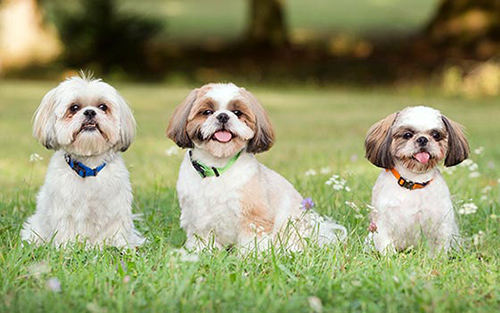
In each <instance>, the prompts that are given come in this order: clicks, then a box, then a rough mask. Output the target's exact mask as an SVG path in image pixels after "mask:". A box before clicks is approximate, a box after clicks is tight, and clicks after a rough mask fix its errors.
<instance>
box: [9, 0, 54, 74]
mask: <svg viewBox="0 0 500 313" xmlns="http://www.w3.org/2000/svg"><path fill="white" fill-rule="evenodd" d="M51 26H52V25H50V24H47V23H44V19H43V12H42V10H41V8H40V6H39V1H37V0H3V1H1V0H0V74H1V73H2V72H4V71H8V70H9V69H12V68H21V67H24V66H28V65H31V64H34V63H37V64H39V63H45V62H49V61H51V60H53V59H55V58H56V57H57V56H58V55H59V53H60V52H61V49H62V48H61V43H60V42H59V40H58V37H57V32H56V31H55V29H54V27H51Z"/></svg>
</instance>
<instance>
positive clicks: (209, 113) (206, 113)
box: [202, 110, 214, 115]
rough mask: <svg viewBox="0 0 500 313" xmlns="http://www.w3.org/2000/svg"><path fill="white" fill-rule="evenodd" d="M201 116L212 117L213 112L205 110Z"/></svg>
mask: <svg viewBox="0 0 500 313" xmlns="http://www.w3.org/2000/svg"><path fill="white" fill-rule="evenodd" d="M202 114H203V115H212V114H214V111H212V110H205V111H203V112H202Z"/></svg>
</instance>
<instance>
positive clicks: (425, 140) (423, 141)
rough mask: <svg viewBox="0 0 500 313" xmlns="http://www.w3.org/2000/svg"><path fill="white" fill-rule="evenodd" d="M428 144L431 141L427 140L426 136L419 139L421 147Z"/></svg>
mask: <svg viewBox="0 0 500 313" xmlns="http://www.w3.org/2000/svg"><path fill="white" fill-rule="evenodd" d="M428 142H429V139H427V138H426V137H424V136H422V137H419V138H417V143H418V144H419V145H420V146H425V145H426V144H427V143H428Z"/></svg>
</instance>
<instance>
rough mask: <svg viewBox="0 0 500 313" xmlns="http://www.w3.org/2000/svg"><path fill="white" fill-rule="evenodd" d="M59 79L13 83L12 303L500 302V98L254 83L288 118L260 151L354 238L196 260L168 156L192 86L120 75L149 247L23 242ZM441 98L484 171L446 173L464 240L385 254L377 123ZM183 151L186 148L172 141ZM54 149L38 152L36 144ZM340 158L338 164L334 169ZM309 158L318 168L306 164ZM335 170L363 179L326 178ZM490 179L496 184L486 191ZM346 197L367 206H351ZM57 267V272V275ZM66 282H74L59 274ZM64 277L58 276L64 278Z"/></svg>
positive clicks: (2, 188) (9, 126)
mask: <svg viewBox="0 0 500 313" xmlns="http://www.w3.org/2000/svg"><path fill="white" fill-rule="evenodd" d="M54 84H55V83H48V82H43V83H42V82H26V81H23V82H20V81H0V144H1V147H2V149H0V176H1V178H2V179H1V180H0V268H2V271H0V312H33V311H39V312H43V311H54V312H61V311H66V312H67V311H74V312H84V311H89V312H136V311H146V312H152V311H162V312H165V311H166V312H170V311H175V312H194V311H202V312H223V311H224V312H226V311H234V312H291V311H299V312H320V311H321V309H322V310H323V311H324V312H346V311H349V312H351V311H352V312H429V311H432V312H464V311H477V312H492V311H494V310H495V308H497V309H498V306H499V305H500V288H499V285H498V282H499V281H500V277H499V268H500V264H499V263H500V262H499V257H500V253H499V249H498V243H499V242H500V227H499V219H498V216H499V215H500V213H499V204H500V199H499V198H500V195H499V193H500V190H499V188H500V187H499V182H498V179H499V178H500V162H499V161H498V160H499V159H500V145H499V144H498V137H497V135H498V134H499V133H500V124H499V123H498V117H499V116H500V107H499V106H498V100H499V99H482V100H467V99H459V98H446V97H443V96H441V95H439V94H435V93H432V92H425V91H419V90H418V89H415V90H404V91H402V90H388V89H377V90H369V89H365V90H363V89H351V90H350V89H315V88H310V87H297V86H295V87H277V88H273V89H271V88H262V87H255V88H252V86H246V87H248V88H247V89H249V90H251V91H253V92H254V93H255V94H256V95H257V97H258V98H259V99H260V100H261V102H262V103H263V104H264V106H265V107H266V108H267V110H268V111H269V113H270V116H271V119H272V121H273V123H274V125H275V129H276V134H277V142H276V144H275V146H274V147H273V149H271V151H269V152H267V153H264V154H262V155H260V156H259V159H260V160H261V161H262V162H263V163H264V164H266V165H268V166H269V167H271V168H273V169H275V170H276V171H278V172H279V173H281V174H282V175H284V176H285V177H286V178H288V179H289V180H290V181H291V182H292V183H293V184H294V185H295V186H296V188H297V189H298V190H299V191H300V192H301V193H302V195H303V196H305V197H307V196H310V197H312V198H313V199H314V200H315V202H316V205H317V210H318V211H319V212H321V213H323V214H326V215H329V216H332V217H334V218H335V219H336V220H338V221H339V222H340V223H342V224H343V225H346V226H347V228H348V229H349V232H350V235H349V240H348V241H347V243H346V244H345V245H343V246H340V247H335V246H332V247H327V248H317V247H310V248H309V249H307V250H306V251H304V252H303V253H296V254H292V255H287V254H283V253H280V251H269V252H268V253H266V254H264V255H262V256H255V255H249V256H247V257H238V256H236V255H235V254H231V253H227V252H225V251H221V252H216V253H206V254H202V255H200V258H199V260H198V261H197V262H189V261H187V260H183V259H182V258H180V257H177V256H175V255H173V254H172V253H173V251H174V249H175V248H178V247H180V246H182V243H183V241H184V239H185V235H184V233H183V231H182V230H181V229H180V228H179V206H178V203H177V199H176V195H175V182H176V179H177V171H178V167H179V164H180V161H181V156H182V153H181V152H178V153H177V154H174V155H171V156H167V155H166V153H165V151H166V150H168V149H172V147H173V146H174V145H173V143H171V142H169V141H168V140H167V139H166V138H165V135H164V130H165V127H166V123H167V120H168V118H169V115H170V114H171V112H172V111H173V108H174V106H175V105H177V104H178V103H180V101H181V100H182V99H183V97H185V96H186V95H187V93H188V90H189V88H188V87H187V86H170V85H161V84H158V85H138V84H133V85H132V84H117V85H116V86H117V87H118V88H119V90H120V91H121V92H122V93H123V95H124V96H125V97H126V98H127V99H128V100H129V102H130V103H131V106H132V107H133V109H134V111H135V116H136V119H137V122H138V125H139V126H138V136H137V139H136V141H135V143H134V144H133V145H132V146H131V148H130V150H129V151H127V152H126V153H125V154H124V157H125V159H126V161H127V164H128V166H129V169H130V172H131V179H132V184H133V187H134V194H135V200H134V211H135V212H136V213H142V214H143V221H141V222H138V223H137V227H138V228H139V229H140V230H141V231H142V232H143V233H144V234H145V236H146V237H147V238H148V240H149V243H148V244H146V245H144V246H143V247H141V248H140V249H139V250H138V251H136V252H133V251H125V252H122V251H119V250H117V249H114V248H105V249H103V250H96V249H86V248H85V247H83V246H81V245H75V246H72V247H69V248H66V249H60V250H57V249H55V248H53V247H50V246H42V247H38V248H35V247H32V246H26V247H24V248H23V247H21V242H20V238H19V231H20V228H21V225H22V222H23V221H24V220H25V219H26V218H27V217H28V216H29V215H30V214H32V213H33V212H34V210H35V195H36V192H37V190H38V189H39V187H40V186H41V185H42V183H43V179H44V174H45V171H46V168H47V164H48V161H49V159H50V156H51V154H52V153H51V152H50V151H47V150H45V149H44V148H43V147H42V146H41V145H40V144H38V143H37V142H35V140H34V139H33V138H32V137H31V116H32V114H33V112H34V110H35V109H36V107H37V105H38V103H39V101H40V100H41V98H42V96H43V95H44V94H45V93H46V92H47V91H48V90H49V89H50V88H51V87H53V86H54ZM415 104H427V105H432V106H434V107H436V108H439V109H440V110H442V112H444V113H445V114H446V115H448V117H450V118H452V119H455V120H457V121H459V122H461V123H462V124H464V125H465V126H466V127H467V129H468V136H469V140H470V143H471V147H472V149H473V150H475V149H477V148H479V147H481V146H482V147H484V151H483V152H482V153H481V154H475V153H472V155H471V159H472V160H473V161H474V162H475V164H477V165H478V170H477V172H479V173H480V176H479V177H476V178H470V177H469V175H470V174H471V173H472V172H476V170H475V169H474V168H473V167H472V168H469V167H458V168H457V169H456V171H455V172H454V173H452V174H446V175H445V178H446V180H447V182H448V184H449V187H450V190H451V193H452V195H453V199H454V202H455V203H456V206H457V209H459V208H460V206H461V205H462V204H463V203H464V201H465V202H473V203H475V204H476V205H477V206H478V210H477V212H476V213H475V214H471V215H458V218H459V224H460V229H461V234H462V235H463V237H464V238H465V239H466V244H465V245H464V247H463V249H462V250H461V251H459V252H456V253H451V254H450V255H449V256H448V257H444V256H442V257H437V258H429V257H428V256H427V254H426V253H425V252H424V251H418V250H417V251H415V252H412V253H402V254H397V255H390V256H380V255H378V254H376V253H373V252H366V251H364V250H363V244H362V242H363V240H364V238H365V236H366V235H367V230H366V228H367V226H368V217H367V215H368V210H367V204H369V202H370V192H371V186H372V184H373V183H374V181H375V178H376V175H377V173H378V169H376V168H375V167H374V166H372V165H371V164H369V162H368V161H366V160H365V159H364V158H363V149H362V143H363V139H364V134H365V132H366V130H367V129H368V128H369V126H370V125H371V124H373V123H374V122H376V121H377V120H379V119H381V118H382V117H385V116H386V115H387V114H389V113H392V112H394V111H396V110H398V109H401V108H403V107H405V106H408V105H415ZM171 151H177V150H175V149H172V150H171ZM33 153H37V154H39V155H40V156H41V157H43V160H41V161H37V162H29V158H30V155H31V154H33ZM323 167H329V170H330V172H329V173H328V174H320V173H319V171H320V169H321V168H323ZM309 169H315V170H316V171H317V172H318V174H317V175H315V176H306V175H305V174H304V173H305V172H306V171H308V170H309ZM332 174H339V175H341V177H343V178H344V179H346V181H347V185H348V186H349V187H350V188H351V189H352V191H350V192H347V191H334V190H332V189H331V188H330V187H328V186H326V185H325V181H326V180H327V179H328V178H329V177H330V175H332ZM486 186H490V188H491V189H489V190H488V188H487V189H484V188H485V187H486ZM346 201H350V202H353V203H354V204H356V206H357V209H353V208H351V207H350V206H349V205H347V204H346ZM54 278H56V279H57V280H54ZM57 281H58V282H60V284H61V285H60V291H58V288H57V284H55V285H54V282H57ZM50 286H52V287H50Z"/></svg>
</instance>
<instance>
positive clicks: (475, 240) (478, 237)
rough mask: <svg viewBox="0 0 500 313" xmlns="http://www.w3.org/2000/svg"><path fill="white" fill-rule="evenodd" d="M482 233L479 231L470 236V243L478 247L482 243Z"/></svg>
mask: <svg viewBox="0 0 500 313" xmlns="http://www.w3.org/2000/svg"><path fill="white" fill-rule="evenodd" d="M484 237H485V236H484V231H482V230H480V231H479V232H478V233H477V234H474V235H472V243H473V244H474V245H475V246H479V245H481V244H483V243H484Z"/></svg>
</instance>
